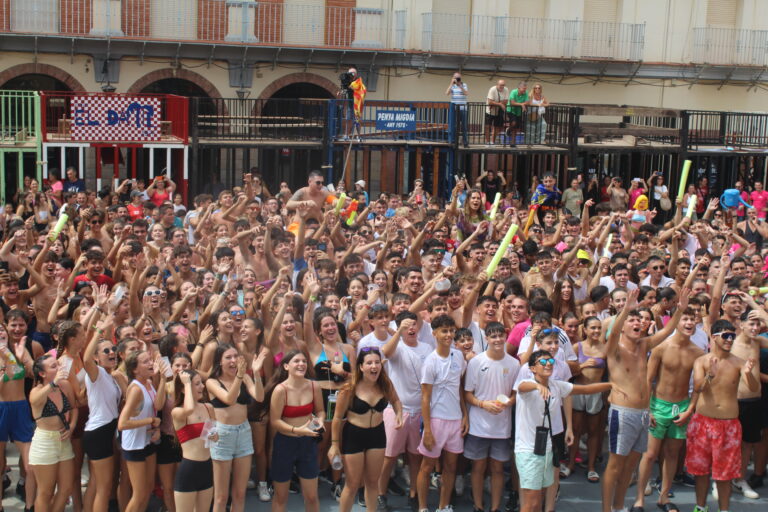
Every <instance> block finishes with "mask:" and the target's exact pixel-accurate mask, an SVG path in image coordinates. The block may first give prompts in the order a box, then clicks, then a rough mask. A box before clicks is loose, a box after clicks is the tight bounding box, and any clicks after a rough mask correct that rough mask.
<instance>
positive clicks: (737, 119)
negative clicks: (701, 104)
mask: <svg viewBox="0 0 768 512" xmlns="http://www.w3.org/2000/svg"><path fill="white" fill-rule="evenodd" d="M686 115H687V116H688V145H689V146H691V147H696V146H718V147H723V146H724V147H727V148H732V149H739V148H743V147H747V148H749V147H762V148H765V147H768V114H766V113H760V112H711V111H698V110H688V111H686Z"/></svg>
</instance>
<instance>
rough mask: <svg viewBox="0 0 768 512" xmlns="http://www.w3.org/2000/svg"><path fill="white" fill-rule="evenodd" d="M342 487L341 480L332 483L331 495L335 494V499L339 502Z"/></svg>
mask: <svg viewBox="0 0 768 512" xmlns="http://www.w3.org/2000/svg"><path fill="white" fill-rule="evenodd" d="M341 489H342V486H341V482H337V483H335V484H333V485H331V496H333V499H335V500H336V501H337V502H339V501H341Z"/></svg>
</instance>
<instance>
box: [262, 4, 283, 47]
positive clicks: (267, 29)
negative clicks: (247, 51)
mask: <svg viewBox="0 0 768 512" xmlns="http://www.w3.org/2000/svg"><path fill="white" fill-rule="evenodd" d="M255 30H256V37H257V38H258V40H259V42H261V43H279V42H281V41H282V39H283V0H261V1H260V2H259V4H258V6H257V7H256V27H255Z"/></svg>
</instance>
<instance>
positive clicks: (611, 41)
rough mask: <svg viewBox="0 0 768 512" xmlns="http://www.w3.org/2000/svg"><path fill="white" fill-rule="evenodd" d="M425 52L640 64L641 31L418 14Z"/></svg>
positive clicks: (632, 26)
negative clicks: (590, 59) (628, 61)
mask: <svg viewBox="0 0 768 512" xmlns="http://www.w3.org/2000/svg"><path fill="white" fill-rule="evenodd" d="M421 18H422V19H421V21H422V41H421V46H422V49H423V50H425V51H432V52H448V53H474V54H497V55H517V56H532V57H553V58H560V57H566V58H610V59H617V60H634V61H637V60H641V59H642V56H643V46H644V44H645V25H644V24H630V23H607V22H590V21H581V20H555V19H546V18H513V17H508V16H479V15H464V14H445V13H431V12H427V13H423V14H422V16H421Z"/></svg>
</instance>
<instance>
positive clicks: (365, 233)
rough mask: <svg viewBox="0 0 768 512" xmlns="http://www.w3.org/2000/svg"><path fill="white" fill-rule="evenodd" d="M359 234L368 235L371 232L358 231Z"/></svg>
mask: <svg viewBox="0 0 768 512" xmlns="http://www.w3.org/2000/svg"><path fill="white" fill-rule="evenodd" d="M360 234H361V235H362V236H368V235H370V234H371V232H370V231H361V232H360Z"/></svg>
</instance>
